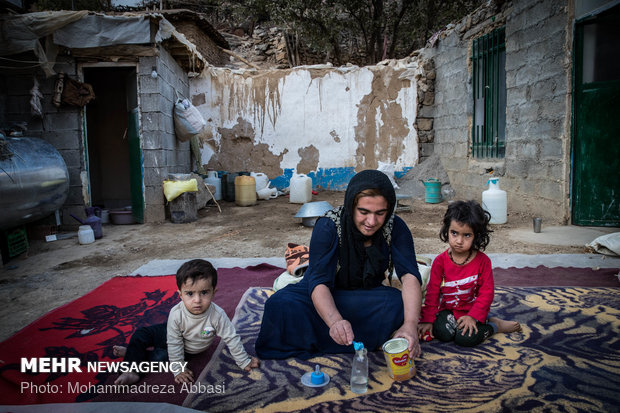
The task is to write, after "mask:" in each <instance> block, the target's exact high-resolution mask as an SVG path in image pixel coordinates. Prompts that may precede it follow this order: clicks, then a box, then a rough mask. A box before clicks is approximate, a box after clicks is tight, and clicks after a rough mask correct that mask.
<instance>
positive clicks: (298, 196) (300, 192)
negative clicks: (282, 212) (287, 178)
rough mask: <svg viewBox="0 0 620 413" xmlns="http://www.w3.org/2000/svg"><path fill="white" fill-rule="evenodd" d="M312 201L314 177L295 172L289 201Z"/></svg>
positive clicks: (295, 202) (298, 202)
mask: <svg viewBox="0 0 620 413" xmlns="http://www.w3.org/2000/svg"><path fill="white" fill-rule="evenodd" d="M310 201H312V178H310V177H309V176H307V175H305V174H297V173H296V174H293V176H292V177H291V185H290V199H289V202H291V203H293V204H305V203H306V202H310Z"/></svg>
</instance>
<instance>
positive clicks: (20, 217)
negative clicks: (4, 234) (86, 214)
mask: <svg viewBox="0 0 620 413" xmlns="http://www.w3.org/2000/svg"><path fill="white" fill-rule="evenodd" d="M68 193H69V171H68V170H67V165H66V164H65V160H64V159H63V158H62V156H60V153H58V151H57V150H56V148H54V147H53V146H52V145H50V144H49V143H47V142H46V141H44V140H42V139H39V138H30V137H4V136H2V135H0V229H6V228H13V227H16V226H19V225H23V224H25V223H28V222H32V221H36V220H38V219H41V218H44V217H46V216H48V215H49V214H51V213H53V212H54V211H55V210H57V209H58V208H60V207H61V206H62V205H63V204H64V203H65V200H66V199H67V195H68Z"/></svg>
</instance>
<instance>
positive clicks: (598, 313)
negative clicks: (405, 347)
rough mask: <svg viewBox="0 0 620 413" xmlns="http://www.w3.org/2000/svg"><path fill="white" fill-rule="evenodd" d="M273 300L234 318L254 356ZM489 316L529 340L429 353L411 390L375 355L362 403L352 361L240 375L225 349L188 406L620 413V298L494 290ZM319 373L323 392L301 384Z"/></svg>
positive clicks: (256, 302) (246, 302) (334, 359)
mask: <svg viewBox="0 0 620 413" xmlns="http://www.w3.org/2000/svg"><path fill="white" fill-rule="evenodd" d="M270 294H271V290H270V289H268V288H252V289H250V290H248V292H247V293H246V295H245V296H244V298H243V300H242V303H241V305H240V306H239V307H238V309H237V313H236V316H235V320H234V322H235V324H236V326H237V330H238V332H239V333H240V335H241V337H242V338H243V340H244V344H245V346H246V349H248V350H250V349H253V348H254V342H255V340H256V337H257V334H258V330H259V328H260V319H261V316H262V311H263V306H264V302H265V300H266V299H267V297H268V296H269V295H270ZM283 311H285V309H284V310H283ZM491 311H492V314H493V315H496V316H498V317H501V318H506V319H513V320H518V321H519V322H520V323H521V325H522V326H523V331H522V332H520V333H512V334H508V335H507V334H497V335H495V336H493V337H491V338H490V339H488V340H487V341H486V342H485V343H483V344H481V345H479V346H478V347H475V348H459V347H457V346H455V345H454V344H453V343H442V342H439V341H437V340H434V341H431V342H428V343H423V344H422V351H423V355H422V357H421V358H419V359H416V368H417V375H416V376H415V377H414V378H413V379H411V380H408V381H406V382H394V381H392V379H390V377H389V376H388V374H387V367H386V363H385V360H384V358H383V355H382V353H380V352H372V353H370V354H369V359H370V364H369V371H370V378H369V390H368V392H367V393H366V394H364V395H356V394H354V393H352V392H351V391H350V387H349V374H350V366H351V358H352V355H342V356H340V355H335V356H328V357H317V358H314V359H311V360H307V361H302V360H298V359H289V360H280V361H276V360H263V361H262V365H261V368H260V370H254V371H252V372H251V373H244V372H241V371H239V370H237V369H235V368H234V367H235V364H234V361H233V360H232V358H231V356H230V354H229V353H228V349H227V348H225V346H222V344H220V346H219V347H218V349H217V350H216V352H215V354H214V357H213V358H212V359H211V362H210V363H209V365H208V366H207V367H206V368H205V370H203V372H202V374H201V376H200V378H199V382H200V383H202V384H204V385H205V387H204V389H206V391H203V392H196V393H192V394H190V395H189V396H188V397H187V399H186V400H185V403H184V406H187V407H191V408H194V409H199V410H204V411H209V412H213V413H215V412H231V411H235V412H289V411H303V412H349V411H356V412H358V411H364V412H385V411H398V412H403V411H424V412H455V411H459V412H508V411H510V412H512V411H587V412H610V411H618V406H619V405H620V393H619V392H618V389H620V339H619V337H620V295H619V294H618V289H617V288H600V287H597V288H588V287H546V288H540V287H536V288H534V287H498V288H497V291H496V297H495V301H494V304H493V307H492V310H491ZM315 364H319V365H320V366H321V370H322V371H324V372H325V373H327V374H329V376H330V377H331V381H330V383H329V384H328V385H327V386H325V387H322V388H309V387H305V386H304V385H302V384H301V382H300V377H301V376H302V375H303V374H304V373H306V372H309V371H312V370H313V369H314V366H315ZM209 389H220V391H209Z"/></svg>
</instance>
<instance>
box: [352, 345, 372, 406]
mask: <svg viewBox="0 0 620 413" xmlns="http://www.w3.org/2000/svg"><path fill="white" fill-rule="evenodd" d="M353 346H354V347H355V355H354V356H353V364H352V365H351V391H352V392H353V393H358V394H361V393H366V391H367V390H368V355H367V352H366V349H365V348H364V344H363V343H358V342H356V341H354V342H353Z"/></svg>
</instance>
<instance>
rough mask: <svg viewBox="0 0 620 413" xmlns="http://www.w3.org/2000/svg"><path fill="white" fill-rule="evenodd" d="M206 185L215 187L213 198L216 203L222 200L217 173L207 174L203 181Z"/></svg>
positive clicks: (220, 181)
mask: <svg viewBox="0 0 620 413" xmlns="http://www.w3.org/2000/svg"><path fill="white" fill-rule="evenodd" d="M204 181H205V183H206V184H207V185H213V186H214V187H215V193H214V194H213V197H214V199H215V200H216V201H219V200H221V199H222V179H221V178H220V177H218V176H217V172H215V171H209V172H207V177H206V178H205V179H204Z"/></svg>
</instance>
